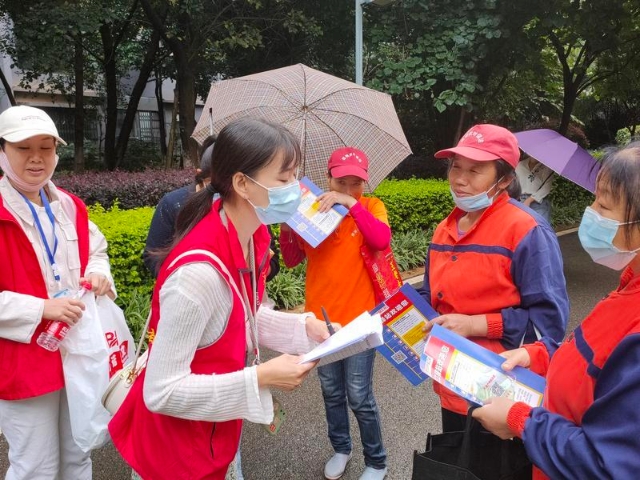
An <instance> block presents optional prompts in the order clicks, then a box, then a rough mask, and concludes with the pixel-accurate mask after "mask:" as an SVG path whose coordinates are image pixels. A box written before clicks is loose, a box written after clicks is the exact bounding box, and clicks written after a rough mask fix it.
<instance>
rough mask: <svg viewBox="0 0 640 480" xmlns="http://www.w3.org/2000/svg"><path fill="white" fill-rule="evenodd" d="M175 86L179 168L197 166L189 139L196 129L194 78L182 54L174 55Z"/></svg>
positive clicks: (194, 148)
mask: <svg viewBox="0 0 640 480" xmlns="http://www.w3.org/2000/svg"><path fill="white" fill-rule="evenodd" d="M174 59H175V62H176V67H177V72H176V84H177V87H178V98H179V101H178V114H179V121H178V125H179V128H180V142H181V144H182V156H183V162H181V163H182V165H181V166H185V165H188V166H196V165H197V158H198V153H197V145H196V141H195V140H193V139H192V138H191V135H192V134H193V131H194V129H195V128H196V115H195V110H196V80H195V79H196V76H195V72H194V71H193V66H192V65H191V64H190V63H189V62H188V61H187V60H186V59H185V58H184V54H183V53H182V52H181V54H180V55H176V52H175V51H174Z"/></svg>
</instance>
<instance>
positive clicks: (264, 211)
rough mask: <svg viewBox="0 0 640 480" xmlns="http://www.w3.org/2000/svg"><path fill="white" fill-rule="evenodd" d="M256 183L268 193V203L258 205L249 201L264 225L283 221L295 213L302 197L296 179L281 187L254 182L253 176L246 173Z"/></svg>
mask: <svg viewBox="0 0 640 480" xmlns="http://www.w3.org/2000/svg"><path fill="white" fill-rule="evenodd" d="M246 177H247V178H248V179H249V180H251V181H252V182H253V183H255V184H256V185H259V186H261V187H262V188H264V189H265V190H266V191H267V193H268V194H269V205H267V206H266V207H258V206H256V205H254V204H253V203H251V200H249V203H251V205H252V206H253V208H254V209H255V210H256V215H257V216H258V219H259V220H260V221H261V222H262V223H263V224H265V225H273V224H274V223H284V222H286V221H287V220H289V219H290V218H291V216H292V215H293V214H294V213H296V210H297V209H298V206H299V205H300V200H301V198H302V191H301V190H300V183H299V182H298V180H296V181H294V182H291V183H288V184H286V185H284V186H282V187H271V188H269V187H265V186H264V185H262V184H261V183H258V182H256V181H255V180H254V179H253V178H251V177H250V176H248V175H246Z"/></svg>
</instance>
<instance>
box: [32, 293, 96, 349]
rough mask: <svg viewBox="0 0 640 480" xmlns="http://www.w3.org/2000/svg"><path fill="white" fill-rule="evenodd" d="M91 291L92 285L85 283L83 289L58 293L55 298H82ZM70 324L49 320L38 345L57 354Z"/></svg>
mask: <svg viewBox="0 0 640 480" xmlns="http://www.w3.org/2000/svg"><path fill="white" fill-rule="evenodd" d="M88 291H91V284H90V283H89V282H84V283H83V284H82V285H81V287H80V288H79V289H78V290H76V291H75V292H72V291H70V290H69V289H68V288H67V289H64V290H62V291H60V292H58V293H56V294H55V295H54V296H53V298H74V299H78V298H81V297H82V296H83V295H84V294H85V293H86V292H88ZM69 328H71V327H70V326H69V324H68V323H65V322H60V321H57V320H49V321H48V322H47V325H46V326H45V329H44V332H42V333H41V334H40V336H38V339H37V340H36V343H37V344H38V345H40V346H41V347H42V348H44V349H46V350H49V351H50V352H57V351H58V349H59V348H60V342H61V341H62V339H63V338H64V337H65V335H66V334H67V332H68V331H69Z"/></svg>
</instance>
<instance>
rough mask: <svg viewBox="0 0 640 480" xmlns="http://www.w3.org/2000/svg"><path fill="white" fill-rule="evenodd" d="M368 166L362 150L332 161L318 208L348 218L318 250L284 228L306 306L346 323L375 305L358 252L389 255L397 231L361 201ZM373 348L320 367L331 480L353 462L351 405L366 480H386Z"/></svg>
mask: <svg viewBox="0 0 640 480" xmlns="http://www.w3.org/2000/svg"><path fill="white" fill-rule="evenodd" d="M368 168H369V161H368V159H367V156H366V155H365V153H364V152H362V151H361V150H358V149H356V148H353V147H344V148H340V149H338V150H336V151H334V152H333V153H332V154H331V157H330V158H329V164H328V174H327V177H328V180H329V191H328V192H325V193H323V194H322V195H320V196H319V197H318V202H319V203H320V206H319V208H318V211H320V212H326V211H328V210H329V209H330V208H331V207H332V206H333V205H335V204H340V205H344V206H345V207H346V208H348V209H349V213H348V214H347V216H346V217H345V218H344V219H343V220H342V222H341V223H340V225H338V228H337V229H336V230H335V231H334V232H333V233H332V234H331V235H330V236H329V237H328V238H327V239H325V240H324V241H323V242H322V243H321V244H320V245H318V246H317V247H316V248H312V247H311V246H310V245H309V244H308V243H306V242H305V241H304V240H302V238H300V237H299V236H297V235H296V234H294V233H293V232H292V230H291V229H290V227H289V226H287V225H282V226H281V229H280V248H281V249H282V258H283V260H284V262H285V265H286V266H287V267H293V266H295V265H297V264H299V263H300V262H302V261H303V260H304V259H305V258H306V259H307V275H306V279H307V280H306V295H305V308H306V309H308V310H310V311H312V312H314V313H315V315H316V316H320V315H321V309H322V307H324V308H325V309H326V311H327V313H328V315H329V317H330V318H331V319H332V320H334V321H338V322H340V323H341V324H342V325H346V324H347V323H348V322H350V321H351V320H353V319H354V318H356V317H357V316H358V315H360V314H361V313H362V312H364V311H367V310H371V309H372V308H373V307H375V305H376V301H375V296H374V291H373V285H372V283H371V279H370V278H369V274H368V273H367V271H366V269H365V266H364V261H363V259H362V255H361V253H360V247H361V246H362V245H364V244H367V245H368V246H369V248H370V249H371V250H374V251H379V250H384V249H385V248H386V247H387V246H388V245H389V243H390V241H391V229H390V228H389V221H388V219H387V211H386V209H385V207H384V204H383V203H382V202H381V201H380V200H379V199H377V198H370V197H364V196H362V194H363V192H364V187H365V182H366V181H367V180H368V179H369V174H368ZM375 353H376V351H375V349H373V350H368V351H366V352H362V353H359V354H357V355H353V356H351V357H349V358H345V359H344V360H340V361H338V362H334V363H331V364H329V365H323V366H321V367H319V368H318V377H319V378H320V385H321V387H322V396H323V398H324V405H325V410H326V416H327V424H328V432H329V440H330V441H331V445H332V446H333V449H334V452H335V454H334V455H333V457H331V459H329V461H328V462H327V463H326V465H325V469H324V475H325V478H327V479H337V478H340V477H341V476H342V475H343V473H344V471H345V468H346V466H347V463H348V462H349V460H350V459H351V451H352V444H351V436H350V434H349V414H348V410H347V405H348V406H349V407H350V408H351V410H352V411H353V413H354V415H355V417H356V419H357V420H358V426H359V428H360V437H361V439H362V447H363V450H364V460H365V465H366V468H365V471H364V472H363V474H362V475H361V477H360V479H361V480H375V479H383V478H384V477H385V476H386V474H387V466H386V459H387V454H386V451H385V448H384V445H383V443H382V432H381V428H380V415H379V412H378V406H377V404H376V401H375V397H374V395H373V383H372V380H373V362H374V359H375Z"/></svg>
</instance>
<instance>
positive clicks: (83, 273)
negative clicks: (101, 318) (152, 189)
mask: <svg viewBox="0 0 640 480" xmlns="http://www.w3.org/2000/svg"><path fill="white" fill-rule="evenodd" d="M59 143H62V144H64V145H66V144H65V142H64V141H63V140H62V139H61V138H60V136H59V135H58V130H57V128H56V126H55V124H54V123H53V120H51V118H50V117H49V116H48V115H47V114H46V113H45V112H44V111H42V110H40V109H38V108H33V107H28V106H17V107H11V108H9V109H7V110H5V111H4V112H2V114H0V148H1V150H0V168H2V171H3V174H4V175H3V177H2V179H1V180H0V252H2V274H1V275H0V352H1V353H0V430H2V432H3V433H4V435H5V438H6V439H7V442H8V444H9V469H8V471H7V476H6V478H7V479H11V480H19V479H20V480H21V479H25V480H26V479H34V478H74V479H79V480H87V479H90V478H91V458H90V455H89V453H85V452H83V451H82V450H81V449H80V447H78V446H77V445H76V443H75V441H74V440H73V437H72V435H71V425H70V418H69V406H68V403H67V394H66V389H65V383H64V376H63V366H62V355H61V352H60V350H56V351H49V350H48V349H45V348H43V347H42V346H41V345H40V344H38V338H39V337H40V336H41V334H43V333H44V331H45V329H46V326H47V324H48V323H49V321H51V320H53V321H59V322H63V323H66V324H68V325H71V326H72V325H75V324H76V323H77V322H78V321H79V320H80V319H81V317H82V311H83V310H84V308H85V307H84V303H83V302H82V301H80V300H77V299H73V298H69V297H66V298H65V297H64V296H63V293H64V292H65V291H77V290H78V289H79V288H80V285H81V283H84V282H85V281H87V282H89V283H91V286H92V290H93V292H94V293H95V294H96V295H104V294H110V295H111V296H115V291H114V290H113V279H112V277H111V271H110V268H109V258H108V257H107V242H106V240H105V238H104V236H103V235H102V233H101V232H100V231H99V230H98V228H97V227H96V226H95V225H94V224H93V223H92V222H90V221H89V219H88V215H87V208H86V206H85V205H84V203H82V201H81V200H80V199H79V198H77V197H76V196H74V195H72V194H70V193H67V192H65V191H63V190H61V189H59V188H57V187H56V186H55V185H54V184H53V182H52V181H51V176H52V175H53V172H54V170H55V167H56V165H57V162H58V156H57V155H56V147H57V146H58V144H59Z"/></svg>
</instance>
